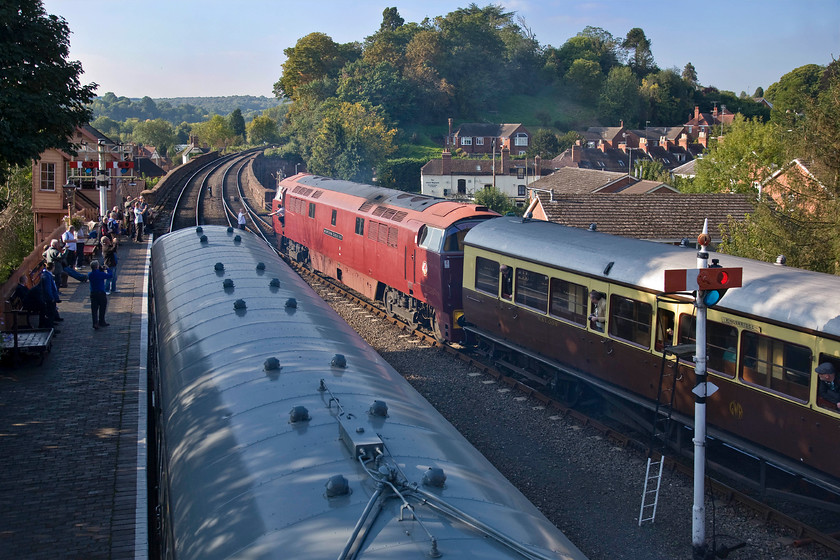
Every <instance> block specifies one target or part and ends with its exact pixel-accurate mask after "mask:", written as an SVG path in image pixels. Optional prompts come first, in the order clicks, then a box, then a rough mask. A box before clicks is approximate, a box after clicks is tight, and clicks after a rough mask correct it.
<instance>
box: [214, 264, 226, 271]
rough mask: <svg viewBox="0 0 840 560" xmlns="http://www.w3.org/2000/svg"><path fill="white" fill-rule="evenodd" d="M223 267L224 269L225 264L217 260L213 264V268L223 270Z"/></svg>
mask: <svg viewBox="0 0 840 560" xmlns="http://www.w3.org/2000/svg"><path fill="white" fill-rule="evenodd" d="M224 269H225V265H223V264H222V263H220V262H217V263H216V264H215V265H213V270H224Z"/></svg>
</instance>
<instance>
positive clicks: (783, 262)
mask: <svg viewBox="0 0 840 560" xmlns="http://www.w3.org/2000/svg"><path fill="white" fill-rule="evenodd" d="M776 264H777V265H779V266H785V265H786V264H787V257H785V256H784V255H779V256H778V257H776Z"/></svg>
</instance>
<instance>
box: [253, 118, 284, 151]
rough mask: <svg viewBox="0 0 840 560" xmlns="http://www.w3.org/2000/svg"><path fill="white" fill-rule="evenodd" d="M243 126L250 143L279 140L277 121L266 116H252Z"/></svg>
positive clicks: (270, 142)
mask: <svg viewBox="0 0 840 560" xmlns="http://www.w3.org/2000/svg"><path fill="white" fill-rule="evenodd" d="M245 128H246V129H247V132H248V141H249V142H250V143H251V144H254V145H259V144H275V143H277V142H278V141H279V140H280V138H279V135H278V133H277V123H276V122H274V121H273V120H272V119H271V118H269V117H267V116H259V117H254V120H252V121H251V122H249V123H248V125H247V126H246V127H245Z"/></svg>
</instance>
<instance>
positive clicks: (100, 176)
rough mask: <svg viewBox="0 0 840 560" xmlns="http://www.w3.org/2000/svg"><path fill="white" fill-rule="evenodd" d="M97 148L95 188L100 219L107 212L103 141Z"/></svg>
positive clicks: (106, 179) (106, 178) (106, 182)
mask: <svg viewBox="0 0 840 560" xmlns="http://www.w3.org/2000/svg"><path fill="white" fill-rule="evenodd" d="M98 148H99V150H98V151H99V169H98V170H97V172H96V186H97V187H99V217H100V218H102V217H103V216H105V214H106V213H107V212H108V176H107V175H106V173H107V171H106V170H105V166H106V163H105V141H104V140H100V141H99V142H98Z"/></svg>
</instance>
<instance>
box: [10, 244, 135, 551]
mask: <svg viewBox="0 0 840 560" xmlns="http://www.w3.org/2000/svg"><path fill="white" fill-rule="evenodd" d="M150 246H151V239H148V240H147V241H146V242H144V243H133V242H123V243H122V244H121V246H120V250H119V258H120V263H119V268H118V277H117V288H118V289H119V292H118V293H113V294H111V295H110V296H108V312H107V315H106V320H107V321H108V323H109V326H108V327H105V328H100V329H99V330H94V329H93V328H92V324H91V323H92V321H91V314H90V299H89V297H88V296H89V291H90V290H89V284H87V283H79V282H77V281H75V280H73V279H72V278H71V279H70V280H69V283H68V287H67V288H63V289H62V290H61V292H62V303H61V304H59V310H60V313H61V316H62V317H63V318H64V321H63V322H61V323H57V327H58V329H59V330H60V331H61V332H60V333H59V334H57V335H56V336H55V339H54V341H53V344H52V351H51V352H50V353H49V354H47V356H46V359H45V360H44V362H43V364H42V365H40V366H39V365H37V362H38V361H37V360H30V361H23V362H22V363H21V364H20V365H19V366H18V367H16V368H14V369H8V368H4V369H2V370H0V557H3V558H28V559H41V558H44V559H46V558H49V559H54V558H70V559H129V558H131V559H134V558H142V557H145V556H146V551H147V550H148V543H147V540H148V536H147V535H148V530H147V529H148V522H147V509H146V508H147V506H146V504H147V500H146V476H145V463H146V461H145V455H146V447H145V446H146V407H145V400H146V384H145V378H146V371H145V367H146V365H145V364H146V345H147V340H148V336H147V332H148V331H147V329H148V325H147V320H146V286H147V285H146V278H147V277H148V274H147V263H148V262H149V259H148V255H149V248H150ZM88 270H89V269H83V270H82V271H83V272H87V271H88ZM141 403H142V404H143V405H144V406H140V404H141Z"/></svg>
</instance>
